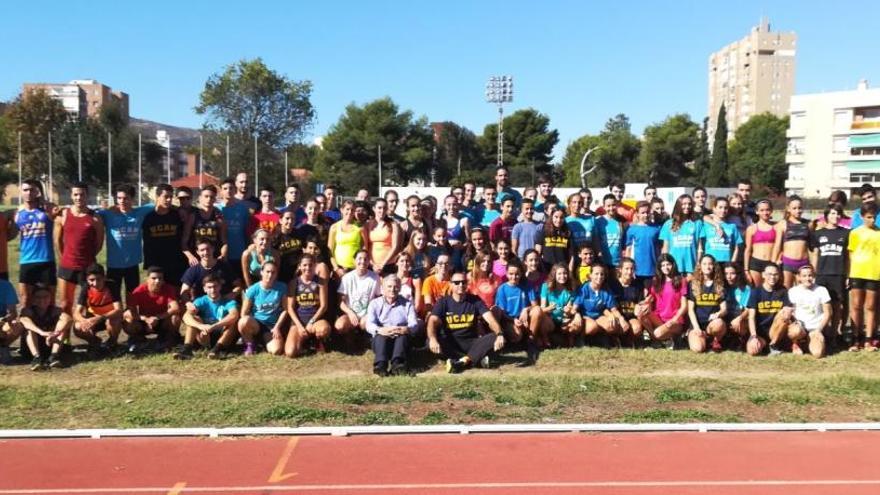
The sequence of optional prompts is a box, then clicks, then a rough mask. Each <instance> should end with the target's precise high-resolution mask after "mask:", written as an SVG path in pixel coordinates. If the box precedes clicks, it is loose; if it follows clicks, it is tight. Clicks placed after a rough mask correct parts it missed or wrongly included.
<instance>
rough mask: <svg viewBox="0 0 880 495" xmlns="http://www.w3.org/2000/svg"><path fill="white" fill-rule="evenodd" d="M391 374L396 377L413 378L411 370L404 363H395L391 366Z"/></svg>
mask: <svg viewBox="0 0 880 495" xmlns="http://www.w3.org/2000/svg"><path fill="white" fill-rule="evenodd" d="M391 374H392V375H394V376H412V373H410V371H409V368H407V367H406V364H404V363H393V364H392V365H391Z"/></svg>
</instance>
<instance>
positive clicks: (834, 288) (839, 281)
mask: <svg viewBox="0 0 880 495" xmlns="http://www.w3.org/2000/svg"><path fill="white" fill-rule="evenodd" d="M816 285H821V286H822V287H825V289H827V290H828V295H829V296H831V302H836V303H839V302H846V276H844V275H817V276H816Z"/></svg>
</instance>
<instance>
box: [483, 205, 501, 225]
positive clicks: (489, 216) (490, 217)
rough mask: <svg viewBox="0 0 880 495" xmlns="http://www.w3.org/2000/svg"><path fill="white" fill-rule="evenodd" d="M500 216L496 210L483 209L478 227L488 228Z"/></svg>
mask: <svg viewBox="0 0 880 495" xmlns="http://www.w3.org/2000/svg"><path fill="white" fill-rule="evenodd" d="M500 216H501V212H500V211H498V210H497V209H496V210H487V209H485V208H483V213H482V215H480V225H482V226H483V227H486V228H488V227H489V226H491V225H492V222H494V221H495V219H496V218H498V217H500Z"/></svg>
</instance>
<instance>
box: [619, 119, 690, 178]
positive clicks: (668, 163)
mask: <svg viewBox="0 0 880 495" xmlns="http://www.w3.org/2000/svg"><path fill="white" fill-rule="evenodd" d="M699 130H700V126H699V125H697V123H696V122H694V121H693V120H691V118H690V116H689V115H687V114H676V115H672V116H670V117H667V118H666V120H664V121H663V122H660V123H659V124H654V125H650V126H648V127H647V128H645V138H644V140H643V141H642V151H641V153H640V154H639V164H638V167H637V169H636V173H634V174H633V177H632V178H633V180H636V181H639V182H651V183H654V184H656V185H658V186H667V187H668V186H678V185H681V184H683V183H684V182H685V180H687V179H688V178H689V177H690V169H689V168H688V164H689V163H690V162H692V161H693V160H694V158H695V157H696V156H697V150H698V149H699V146H700V144H699Z"/></svg>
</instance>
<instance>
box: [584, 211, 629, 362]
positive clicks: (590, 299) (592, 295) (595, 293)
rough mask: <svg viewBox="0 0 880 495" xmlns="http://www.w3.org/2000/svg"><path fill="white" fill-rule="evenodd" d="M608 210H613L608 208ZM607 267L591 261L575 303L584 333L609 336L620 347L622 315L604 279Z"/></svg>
mask: <svg viewBox="0 0 880 495" xmlns="http://www.w3.org/2000/svg"><path fill="white" fill-rule="evenodd" d="M608 211H614V210H613V209H612V208H610V207H609V208H608ZM609 271H610V270H609V268H608V267H607V266H606V265H604V264H602V263H593V266H592V267H591V269H590V280H589V282H587V283H585V284H584V285H582V286H581V288H580V290H579V291H578V294H577V298H576V301H577V302H576V304H577V307H578V313H580V314H581V315H583V320H584V335H586V336H587V337H594V336H597V335H600V334H605V335H607V336H609V337H610V338H611V339H610V340H611V342H609V343H613V344H614V345H615V346H616V347H620V336H621V332H622V330H623V329H622V328H621V326H620V321H621V320H622V319H623V315H621V314H620V311H618V310H617V301H616V300H615V299H614V295H613V294H612V293H611V291H610V290H608V289H607V288H606V284H605V281H606V279H607V277H608V272H609Z"/></svg>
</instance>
